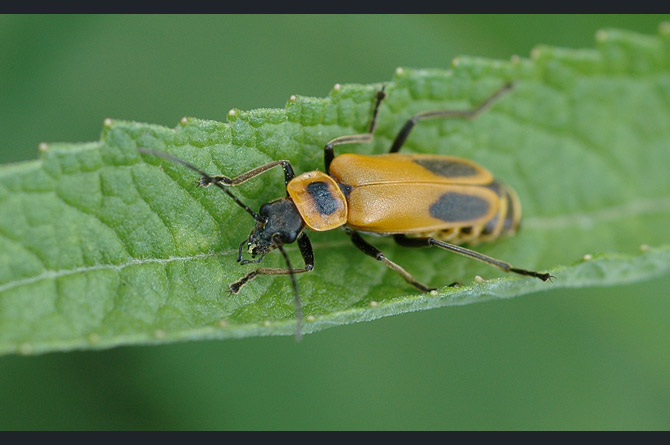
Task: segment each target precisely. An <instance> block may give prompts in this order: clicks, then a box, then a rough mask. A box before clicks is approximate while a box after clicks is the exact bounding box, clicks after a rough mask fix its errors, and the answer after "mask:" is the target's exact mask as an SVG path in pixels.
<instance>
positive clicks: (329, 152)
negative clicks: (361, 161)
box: [323, 87, 386, 173]
mask: <svg viewBox="0 0 670 445" xmlns="http://www.w3.org/2000/svg"><path fill="white" fill-rule="evenodd" d="M385 97H386V93H385V92H384V87H382V89H381V90H379V91H377V96H376V99H375V106H374V108H373V110H372V118H371V119H370V125H369V126H368V132H367V133H362V134H352V135H347V136H340V137H337V138H335V139H333V140H331V141H330V142H328V143H327V144H326V146H325V147H324V148H323V160H324V164H325V167H326V173H329V171H330V163H331V162H332V161H333V158H334V157H335V153H334V151H333V148H334V147H335V146H336V145H343V144H367V143H369V142H372V139H373V137H374V132H375V128H376V127H377V114H378V113H379V105H380V104H381V103H382V100H384V98H385Z"/></svg>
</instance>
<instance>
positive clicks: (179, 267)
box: [0, 26, 670, 353]
mask: <svg viewBox="0 0 670 445" xmlns="http://www.w3.org/2000/svg"><path fill="white" fill-rule="evenodd" d="M660 29H661V32H660V33H659V35H658V36H644V35H638V34H632V33H628V32H624V31H617V30H605V31H600V32H599V33H598V34H597V43H598V47H597V48H596V49H586V50H572V49H561V48H549V47H541V46H540V47H537V48H536V49H535V50H534V51H533V53H532V57H531V58H530V59H522V58H518V59H517V58H515V59H513V60H511V61H493V60H484V59H478V58H471V57H462V58H459V59H458V60H457V61H456V62H455V63H454V66H452V68H451V69H450V70H439V69H421V70H412V69H403V70H398V72H396V74H395V76H394V77H393V79H392V80H391V81H389V82H384V84H385V88H386V92H387V99H386V100H385V101H384V102H383V104H382V106H381V109H380V114H379V124H378V127H377V131H376V133H375V140H374V142H373V143H371V144H367V145H364V144H359V145H352V146H341V147H338V148H337V149H336V153H342V152H344V151H352V152H353V151H355V152H358V153H366V154H371V153H382V152H384V151H386V150H388V147H389V146H390V144H391V142H392V140H393V138H394V136H395V134H396V133H397V132H398V130H399V129H400V128H401V127H402V125H403V124H404V122H405V121H406V120H407V118H408V117H410V116H412V115H414V114H416V113H418V112H421V111H425V110H429V109H467V108H470V107H473V106H475V105H477V104H479V103H481V101H483V100H484V99H486V98H487V97H488V96H489V95H490V94H491V93H492V92H493V91H495V90H496V89H498V88H499V87H500V86H501V85H503V84H504V83H505V82H507V81H510V80H514V81H515V85H516V86H515V89H514V91H513V92H511V93H510V94H508V95H507V96H505V97H504V98H502V99H501V100H500V101H499V102H497V103H496V104H495V105H494V106H493V107H492V109H490V110H489V111H487V112H486V113H484V114H483V115H481V116H480V117H478V118H477V119H474V120H472V121H468V120H462V119H442V120H432V121H425V122H421V123H420V124H419V125H418V126H417V128H416V129H415V130H413V132H412V133H411V135H410V137H409V139H408V141H407V143H406V145H405V146H404V147H403V150H406V151H407V152H415V153H440V154H449V155H453V156H460V157H465V158H468V159H472V160H474V161H475V162H478V163H480V164H482V165H483V166H485V167H486V168H488V169H489V170H491V171H492V172H493V173H494V174H495V175H496V177H498V178H499V179H501V180H502V181H504V182H507V183H508V184H510V185H511V186H512V187H514V188H515V189H516V190H517V192H518V194H519V196H520V198H521V202H522V203H523V209H524V217H523V220H522V227H521V230H520V232H519V233H518V234H517V235H515V236H514V237H509V238H506V239H502V240H499V241H496V242H493V243H489V244H481V245H478V246H476V247H475V249H476V250H478V251H480V252H482V253H484V254H487V255H490V256H493V257H495V258H499V259H502V260H504V261H507V262H510V263H512V264H514V265H515V266H517V267H522V268H528V269H534V270H540V271H549V272H551V273H552V274H553V275H555V276H556V278H555V280H554V282H553V283H543V282H541V281H539V280H536V279H533V278H523V277H517V276H511V275H505V274H504V273H502V272H500V271H498V270H496V269H493V268H491V267H490V266H487V265H485V264H481V263H477V262H475V261H472V260H469V259H466V258H461V257H457V256H455V255H452V254H449V253H447V252H445V251H440V250H437V249H433V250H431V249H407V248H402V247H399V246H396V245H395V244H394V243H393V242H392V240H391V239H388V238H372V237H368V238H367V239H368V240H369V241H370V242H372V243H373V244H375V245H376V246H377V247H378V248H380V249H381V250H382V251H383V252H384V253H385V254H386V255H387V256H388V257H389V258H391V259H393V260H394V261H396V262H397V263H399V264H401V265H402V266H403V267H404V268H406V269H407V270H408V271H410V272H411V273H413V274H414V275H415V276H416V277H417V279H419V280H421V281H423V282H426V283H429V284H430V285H432V286H436V287H440V286H444V285H446V284H448V283H451V282H453V281H456V280H457V281H460V282H462V283H463V284H464V285H463V287H460V288H448V287H442V288H441V289H440V290H439V291H438V292H437V293H435V294H434V295H433V294H421V293H417V292H416V291H415V290H414V288H412V287H411V286H409V285H407V283H405V281H403V279H402V278H401V277H399V276H398V275H397V274H395V273H393V272H392V271H389V270H388V269H387V268H386V267H384V266H383V265H382V264H380V263H378V262H376V261H374V260H372V259H371V258H369V257H367V256H365V255H363V254H361V253H360V252H359V251H358V250H357V249H356V248H355V247H353V245H351V243H350V241H349V239H348V237H347V236H346V235H344V234H343V233H342V231H340V230H335V231H331V232H324V233H311V234H310V238H311V240H312V243H313V245H314V250H315V259H316V268H315V271H314V272H312V273H309V274H303V275H301V276H299V277H298V285H299V288H300V294H301V298H302V301H303V305H304V309H303V312H304V314H305V317H306V318H305V323H304V331H305V332H306V333H309V332H315V331H318V330H321V329H324V328H326V327H330V326H336V325H341V324H346V323H351V322H358V321H365V320H371V319H375V318H379V317H382V316H388V315H395V314H400V313H403V312H408V311H414V310H424V309H429V308H434V307H440V306H449V305H462V304H469V303H474V302H478V301H485V300H487V299H491V298H509V297H514V296H517V295H522V294H527V293H530V292H536V291H540V290H547V289H552V288H556V287H577V286H590V285H614V284H617V283H623V282H631V281H635V280H642V279H646V278H649V277H652V276H656V275H659V274H663V273H667V271H668V269H669V268H670V236H669V235H668V232H667V230H666V229H667V227H670V175H668V173H667V169H668V166H669V165H670V125H669V123H670V31H669V30H668V27H663V26H662V27H661V28H660ZM380 87H381V84H375V85H342V86H336V87H335V88H333V90H332V91H331V93H330V95H329V96H328V97H326V98H312V97H300V96H298V97H292V98H291V100H289V102H288V103H287V105H286V108H285V109H258V110H252V111H240V110H233V111H231V113H230V114H229V122H227V123H219V122H213V121H204V120H198V119H194V118H185V119H183V120H182V122H181V123H180V124H179V125H178V126H177V127H176V128H174V129H170V128H165V127H161V126H155V125H149V124H142V123H135V122H125V121H106V122H105V125H104V129H103V132H102V136H101V140H100V141H99V142H93V143H79V144H49V145H48V146H44V147H42V148H43V150H42V155H41V158H40V159H39V160H36V161H31V162H26V163H21V164H13V165H5V166H0V352H2V353H10V352H20V353H34V352H46V351H56V350H68V349H74V348H79V349H81V348H102V347H111V346H115V345H122V344H137V343H159V342H171V341H177V340H189V339H204V338H229V337H244V336H253V335H279V334H282V335H283V334H292V333H293V331H294V329H295V311H294V306H293V295H292V289H291V284H290V281H289V280H288V279H287V278H286V277H282V276H279V277H268V276H263V277H259V278H257V279H256V280H254V281H253V282H251V283H250V284H249V285H247V286H246V287H244V288H243V290H242V291H241V292H240V293H239V294H237V295H229V293H228V284H229V283H231V282H233V281H236V280H237V279H239V278H240V277H241V276H242V275H243V274H244V273H246V272H247V271H249V270H251V268H252V267H253V266H252V265H249V266H240V265H239V264H238V263H236V261H235V257H236V254H237V247H238V245H239V243H240V242H241V241H242V240H244V239H245V238H246V237H247V236H248V234H249V232H250V230H251V229H252V227H253V220H252V219H251V218H250V217H249V215H247V214H246V213H244V212H243V211H242V209H240V208H239V207H237V206H236V205H235V204H234V203H232V202H231V200H230V199H229V198H228V197H227V196H226V195H225V194H224V193H221V191H219V190H217V189H215V188H213V187H211V188H208V189H203V188H201V187H198V186H197V185H196V183H197V180H198V176H197V174H195V173H194V172H192V171H190V170H188V169H186V168H184V167H183V166H180V165H178V164H175V163H171V162H169V161H166V160H164V159H160V158H157V157H152V156H147V155H140V154H139V153H138V151H137V147H147V148H151V149H155V150H163V151H167V152H169V153H171V154H172V155H174V156H177V157H180V158H182V159H184V160H186V161H188V162H191V163H192V164H194V165H196V166H198V167H199V168H201V169H203V170H205V171H207V172H209V173H210V174H212V175H215V174H225V175H228V176H235V175H237V174H240V173H243V172H245V171H248V170H250V169H252V168H254V167H256V166H258V165H261V164H263V163H267V162H269V161H272V160H276V159H288V160H290V161H291V163H292V164H293V166H294V169H295V170H296V172H297V173H300V172H303V171H310V170H314V169H322V168H323V146H324V144H325V143H326V142H327V141H329V140H330V139H332V138H333V137H336V136H341V135H346V134H355V133H360V132H363V131H365V129H366V127H367V125H368V121H369V118H370V114H371V111H372V110H371V109H372V105H373V102H374V97H375V94H376V92H377V90H378V89H379V88H380ZM276 170H277V171H272V172H269V173H267V174H265V175H263V176H262V177H259V178H255V179H253V180H250V181H249V182H247V183H245V184H244V185H242V186H240V187H238V188H236V189H235V192H236V193H237V195H238V196H239V197H240V198H241V199H242V200H243V201H244V202H246V203H248V204H249V205H250V207H252V208H254V209H258V207H260V205H261V204H262V203H264V202H267V201H270V200H273V199H275V198H277V197H280V196H282V195H283V194H284V189H283V175H282V173H281V170H280V169H276ZM288 251H289V254H290V255H291V259H292V262H293V264H294V265H299V264H301V259H300V256H299V252H298V251H297V249H296V248H295V246H291V248H289V249H288ZM264 265H266V266H270V267H280V266H281V265H282V261H281V257H280V255H279V253H278V252H274V253H272V254H269V255H268V257H267V258H266V259H265V261H264ZM475 276H480V277H484V279H474V277H475Z"/></svg>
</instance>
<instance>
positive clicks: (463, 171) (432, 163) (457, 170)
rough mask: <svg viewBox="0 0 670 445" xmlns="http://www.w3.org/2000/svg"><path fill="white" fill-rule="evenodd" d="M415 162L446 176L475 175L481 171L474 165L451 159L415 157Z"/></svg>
mask: <svg viewBox="0 0 670 445" xmlns="http://www.w3.org/2000/svg"><path fill="white" fill-rule="evenodd" d="M414 162H416V163H417V164H419V165H420V166H422V167H423V168H425V169H428V170H430V171H431V172H433V173H435V174H436V175H439V176H443V177H445V178H459V177H463V176H475V175H476V174H478V173H479V172H478V171H477V169H476V168H474V167H473V166H471V165H469V164H466V163H464V162H458V161H450V160H447V159H439V158H427V159H414Z"/></svg>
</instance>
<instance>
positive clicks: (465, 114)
mask: <svg viewBox="0 0 670 445" xmlns="http://www.w3.org/2000/svg"><path fill="white" fill-rule="evenodd" d="M512 86H513V84H512V82H508V83H506V84H505V85H503V87H502V88H500V89H499V90H498V91H496V92H495V93H493V94H492V95H491V96H489V98H488V99H486V100H485V101H484V102H482V103H481V104H480V105H479V106H477V107H475V108H471V109H469V110H433V111H424V112H422V113H419V114H417V115H415V116H412V117H411V118H409V119H408V120H407V122H405V125H404V126H403V127H402V129H401V130H400V132H398V135H397V136H396V137H395V140H394V141H393V145H391V149H390V150H389V153H396V152H397V151H398V150H400V148H401V147H402V146H403V144H404V143H405V141H406V140H407V136H409V132H410V131H412V128H414V126H415V125H416V123H417V122H419V121H422V120H426V119H435V118H442V117H460V118H464V119H474V118H476V117H477V116H479V115H480V114H481V113H482V112H484V111H486V110H487V109H489V108H490V107H491V105H493V103H494V102H495V101H496V100H498V99H499V98H500V96H502V95H503V94H505V93H506V92H508V91H509V90H511V89H512Z"/></svg>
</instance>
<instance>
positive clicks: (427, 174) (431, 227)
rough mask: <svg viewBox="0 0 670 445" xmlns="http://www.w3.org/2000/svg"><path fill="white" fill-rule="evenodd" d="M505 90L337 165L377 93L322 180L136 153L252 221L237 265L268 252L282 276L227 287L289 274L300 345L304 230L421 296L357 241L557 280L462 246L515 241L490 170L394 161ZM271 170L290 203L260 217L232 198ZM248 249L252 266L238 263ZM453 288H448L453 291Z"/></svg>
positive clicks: (330, 152) (450, 162)
mask: <svg viewBox="0 0 670 445" xmlns="http://www.w3.org/2000/svg"><path fill="white" fill-rule="evenodd" d="M511 88H512V84H511V83H508V84H505V85H504V86H503V87H502V88H500V89H499V90H498V91H496V92H495V93H493V94H492V95H491V96H490V97H489V98H488V99H486V100H485V101H484V102H483V103H482V104H480V105H479V106H477V107H475V108H472V109H467V110H435V111H426V112H423V113H419V114H417V115H415V116H413V117H411V118H410V119H408V120H407V122H406V123H405V125H404V126H403V127H402V129H401V130H400V132H399V133H398V134H397V136H396V137H395V140H394V141H393V144H392V145H391V148H390V150H389V152H388V153H386V154H380V155H359V154H352V153H348V154H342V155H339V156H337V157H336V156H335V154H334V147H335V146H338V145H344V144H355V143H369V142H372V140H373V135H374V131H375V127H376V123H377V114H378V111H379V106H380V104H381V102H382V100H383V99H384V98H385V97H386V94H385V92H384V89H383V88H382V89H381V90H380V91H378V92H377V95H376V100H375V104H374V108H373V111H372V118H371V120H370V125H369V128H368V131H367V133H362V134H355V135H347V136H340V137H337V138H335V139H333V140H331V141H330V142H328V143H327V144H326V145H325V147H324V161H325V173H324V172H321V171H318V170H315V171H311V172H307V173H303V174H301V175H298V176H295V174H294V172H293V167H292V166H291V163H290V162H289V161H285V160H281V161H273V162H270V163H268V164H265V165H262V166H260V167H257V168H255V169H253V170H250V171H248V172H246V173H243V174H241V175H239V176H236V177H234V178H230V177H228V176H210V175H209V174H208V173H206V172H204V171H202V170H201V169H199V168H198V167H196V166H194V165H192V164H190V163H188V162H186V161H183V160H181V159H178V158H176V157H174V156H172V155H169V154H166V153H163V152H158V151H154V150H149V149H146V148H138V150H139V151H140V152H141V153H145V154H152V155H155V156H160V157H163V158H166V159H169V160H171V161H174V162H177V163H179V164H181V165H184V166H185V167H188V168H190V169H191V170H194V171H195V172H197V173H198V174H200V176H201V177H200V180H199V185H201V186H203V187H207V186H210V185H215V186H217V187H218V188H220V189H221V190H223V191H224V192H225V193H226V194H228V195H229V196H230V197H231V198H232V199H233V200H234V201H235V203H236V204H237V205H239V206H240V207H242V208H243V209H244V210H245V211H246V212H247V213H249V214H250V215H251V216H252V217H253V218H254V220H255V221H256V225H255V227H254V228H253V230H252V231H251V234H250V235H249V237H248V238H247V239H245V240H244V241H242V243H241V244H240V245H239V248H238V254H237V262H239V263H240V264H248V263H259V262H261V261H262V260H263V258H264V257H265V255H266V254H267V253H268V252H270V251H272V250H274V249H279V251H280V252H281V254H282V256H283V257H284V260H285V262H286V268H265V267H260V268H257V269H255V270H252V271H251V272H249V273H247V274H246V275H244V276H243V277H242V278H241V279H239V280H237V281H235V282H234V283H232V284H230V286H229V287H230V291H231V292H232V293H234V294H236V293H238V292H239V291H240V289H241V288H242V286H244V285H245V284H247V283H248V282H249V281H251V280H253V279H254V278H256V277H257V276H258V275H289V276H290V278H291V284H292V286H293V294H294V298H295V307H296V320H297V323H296V324H297V326H296V336H297V337H298V338H299V337H300V335H301V333H302V327H301V323H302V309H301V303H300V297H299V293H298V286H297V282H296V279H295V274H298V273H303V272H309V271H311V270H313V269H314V254H313V251H312V245H311V243H310V241H309V238H308V237H307V234H306V232H305V228H309V229H311V230H315V231H326V230H332V229H335V228H338V227H343V228H344V231H345V232H346V233H347V235H349V236H350V237H351V240H352V242H353V243H354V245H355V246H356V247H358V249H360V250H361V251H362V252H363V253H365V254H366V255H369V256H371V257H373V258H374V259H376V260H378V261H381V262H382V263H383V264H384V265H386V266H387V267H388V268H390V269H391V270H393V271H395V272H397V273H398V274H400V276H402V277H403V278H404V279H405V280H406V281H407V282H408V283H410V284H412V285H413V286H414V287H416V288H417V289H419V290H420V291H422V292H428V291H431V290H434V289H433V288H431V287H428V286H426V285H425V284H423V283H421V282H419V281H417V280H416V279H415V278H414V277H413V276H412V275H411V274H410V273H409V272H407V271H406V270H405V269H403V268H402V267H401V266H400V265H398V264H396V263H395V262H393V261H391V260H390V259H388V258H387V257H386V256H385V255H384V254H383V253H382V252H381V251H380V250H379V249H377V248H376V247H374V246H373V245H372V244H370V243H368V242H367V241H366V240H364V239H363V237H362V236H361V235H360V233H366V234H372V235H392V236H393V238H394V240H395V241H396V242H397V243H398V244H400V245H402V246H406V247H428V246H435V247H440V248H442V249H445V250H448V251H451V252H454V253H457V254H459V255H463V256H466V257H469V258H473V259H475V260H479V261H482V262H484V263H487V264H490V265H492V266H495V267H497V268H498V269H501V270H503V271H505V272H514V273H517V274H520V275H527V276H531V277H536V278H539V279H541V280H542V281H546V280H548V279H550V278H553V277H552V276H551V275H550V274H548V273H540V272H535V271H532V270H526V269H519V268H516V267H513V266H512V265H511V264H509V263H506V262H504V261H500V260H497V259H495V258H492V257H489V256H487V255H484V254H481V253H479V252H476V251H474V250H470V249H467V248H465V247H462V246H460V245H459V244H463V243H477V242H481V241H491V240H494V239H496V238H499V237H501V236H505V235H512V234H514V233H515V232H516V230H517V227H518V225H519V220H520V218H521V204H520V202H519V198H518V197H517V194H516V192H515V191H514V190H512V188H510V187H509V186H507V185H505V184H503V183H502V182H499V181H497V180H496V179H494V177H493V175H492V174H491V173H490V172H489V171H488V170H486V169H484V168H483V167H481V166H479V165H477V164H476V163H474V162H472V161H468V160H466V159H462V158H457V157H452V156H443V155H425V154H401V153H398V151H399V150H400V149H401V147H402V146H403V144H404V143H405V141H406V140H407V137H408V136H409V134H410V132H411V130H412V129H413V128H414V126H415V125H416V124H417V123H418V122H420V121H423V120H427V119H435V118H447V117H458V118H465V119H474V118H475V117H477V116H478V115H480V114H481V113H482V112H483V111H485V110H486V109H488V108H489V107H491V105H493V103H494V102H495V101H496V100H498V99H499V98H500V97H501V96H502V95H503V94H505V93H506V92H508V91H510V90H511ZM276 166H281V168H282V169H283V170H284V182H285V186H286V197H284V198H279V199H277V200H275V201H272V202H269V203H266V204H263V205H262V206H261V208H260V210H259V212H258V213H256V212H254V211H253V210H252V209H251V208H249V207H248V206H247V205H246V204H244V203H243V202H242V201H240V200H239V199H238V198H237V197H236V196H235V195H234V194H233V193H232V192H231V191H230V190H229V189H228V187H234V186H238V185H240V184H243V183H244V182H246V181H248V180H249V179H252V178H254V177H256V176H258V175H260V174H262V173H264V172H266V171H268V170H270V169H272V168H273V167H276ZM293 242H297V243H298V248H299V249H300V253H301V255H302V258H303V260H304V266H303V267H301V268H298V269H296V268H293V266H292V265H291V262H290V260H289V257H288V255H287V254H286V251H285V250H284V248H283V246H284V245H286V244H290V243H293ZM245 246H246V251H247V253H248V254H249V255H250V256H251V258H252V259H243V258H242V257H243V251H244V250H245ZM457 284H459V283H452V284H450V286H454V285H457Z"/></svg>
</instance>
